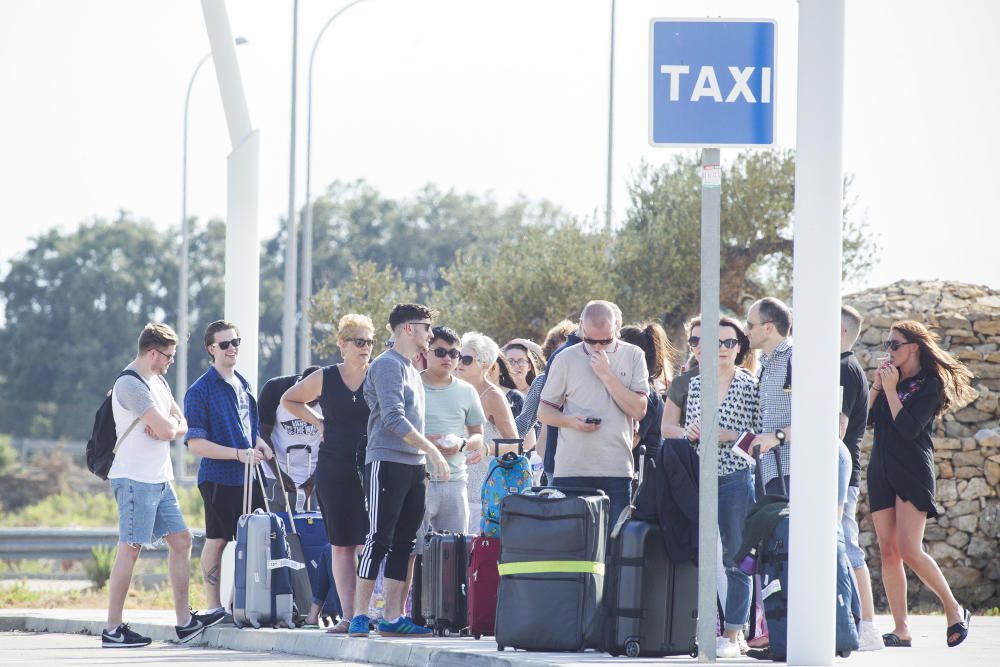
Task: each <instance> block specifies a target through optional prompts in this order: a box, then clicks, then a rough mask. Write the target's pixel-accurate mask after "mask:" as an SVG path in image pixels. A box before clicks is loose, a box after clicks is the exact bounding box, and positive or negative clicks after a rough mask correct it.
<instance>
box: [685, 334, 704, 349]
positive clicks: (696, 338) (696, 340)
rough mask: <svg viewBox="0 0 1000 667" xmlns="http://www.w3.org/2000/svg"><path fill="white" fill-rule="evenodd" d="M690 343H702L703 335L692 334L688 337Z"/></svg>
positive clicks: (692, 344) (693, 345) (697, 344)
mask: <svg viewBox="0 0 1000 667" xmlns="http://www.w3.org/2000/svg"><path fill="white" fill-rule="evenodd" d="M688 345H690V346H691V347H698V346H699V345H701V336H691V337H690V338H688Z"/></svg>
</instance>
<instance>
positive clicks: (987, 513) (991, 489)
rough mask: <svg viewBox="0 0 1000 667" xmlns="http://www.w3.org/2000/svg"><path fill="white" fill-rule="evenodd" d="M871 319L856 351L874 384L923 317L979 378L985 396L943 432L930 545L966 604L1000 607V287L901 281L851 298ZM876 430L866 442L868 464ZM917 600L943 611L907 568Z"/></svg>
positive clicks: (870, 540)
mask: <svg viewBox="0 0 1000 667" xmlns="http://www.w3.org/2000/svg"><path fill="white" fill-rule="evenodd" d="M844 302H845V303H848V304H850V305H852V306H854V307H855V308H857V309H858V310H859V311H860V312H861V314H862V315H863V316H864V317H865V323H864V325H863V327H862V330H861V337H860V339H859V341H858V344H857V346H856V347H855V350H854V351H855V354H856V355H857V357H858V359H859V361H860V362H861V365H862V366H863V367H864V368H865V369H866V371H867V372H868V378H869V381H871V379H872V375H873V373H874V369H875V367H876V365H877V364H876V360H877V358H878V357H879V356H880V355H881V354H882V352H881V347H880V345H881V342H882V341H883V340H884V339H885V337H886V335H887V334H888V330H889V327H890V326H891V324H892V323H893V322H894V321H897V320H902V319H914V320H918V321H920V322H923V323H924V324H926V325H927V326H928V327H929V328H930V329H931V330H932V331H934V332H935V333H937V334H938V335H939V336H940V337H941V345H942V347H943V348H944V349H945V350H947V351H949V352H950V353H951V354H952V355H953V356H954V357H955V358H957V359H959V360H961V361H962V362H964V363H965V364H967V365H968V367H969V369H970V370H971V371H972V372H973V374H974V375H975V379H974V380H973V382H972V386H973V387H974V388H975V390H976V393H977V395H976V398H974V399H973V400H972V402H971V403H969V404H968V405H966V406H964V407H961V408H960V409H958V410H955V411H953V412H951V413H949V414H947V415H945V416H944V417H943V418H942V419H938V421H937V423H936V424H935V431H934V450H935V453H934V459H935V462H936V463H937V501H938V506H939V507H940V508H943V510H944V511H943V513H942V515H941V516H939V517H938V518H937V519H936V520H934V519H932V520H930V521H928V522H927V529H926V532H925V547H926V549H927V551H928V552H929V553H930V554H931V555H932V556H933V557H934V558H935V560H937V562H938V564H939V565H940V566H941V569H942V570H943V572H944V574H945V577H946V578H947V579H948V581H949V582H950V583H951V586H952V588H953V590H954V592H955V595H956V597H957V598H958V600H959V601H960V602H963V603H964V604H966V605H968V606H970V607H975V608H980V609H981V608H991V607H995V606H998V605H1000V595H998V587H1000V556H998V554H1000V499H998V493H1000V407H998V396H1000V291H997V290H991V289H990V288H987V287H980V286H974V285H967V284H963V283H952V282H939V281H933V282H930V281H916V282H914V281H900V282H897V283H894V284H892V285H890V286H888V287H885V288H878V289H870V290H865V291H863V292H859V293H857V294H852V295H849V296H847V297H845V298H844ZM871 439H872V433H871V430H869V431H868V432H867V434H866V436H865V440H864V443H863V445H862V453H861V459H862V470H863V473H862V474H863V475H864V470H865V469H866V468H867V465H868V454H869V453H870V451H871ZM866 488H867V484H866V482H865V481H864V480H863V481H862V484H861V499H860V502H859V519H860V524H861V531H862V532H861V544H862V546H864V547H865V550H866V551H867V553H868V565H869V567H870V568H871V570H872V578H873V588H874V590H875V598H876V601H877V602H881V603H882V604H883V605H884V602H885V594H884V590H883V588H882V585H881V572H880V563H879V553H878V542H877V540H876V539H875V531H874V527H873V526H872V521H871V516H870V514H869V512H868V504H867V494H866V492H865V491H866ZM907 575H908V579H909V589H908V590H909V596H910V604H911V606H914V605H923V606H937V598H936V597H935V596H934V594H933V593H932V592H931V591H930V590H927V589H926V588H925V587H924V586H923V584H921V583H920V581H919V580H918V579H917V578H916V576H915V575H913V573H912V572H910V571H909V570H907Z"/></svg>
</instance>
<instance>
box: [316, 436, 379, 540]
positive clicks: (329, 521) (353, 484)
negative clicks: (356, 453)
mask: <svg viewBox="0 0 1000 667" xmlns="http://www.w3.org/2000/svg"><path fill="white" fill-rule="evenodd" d="M316 495H317V496H318V497H319V508H320V511H322V512H323V521H325V522H326V534H327V537H328V538H329V539H330V544H332V545H333V546H335V547H353V546H358V545H361V544H364V543H365V536H367V535H368V508H367V506H366V503H365V491H364V487H363V486H362V482H361V472H360V471H359V470H358V468H357V466H356V465H355V463H354V461H352V460H350V459H334V458H332V457H324V456H320V458H319V462H318V463H317V465H316Z"/></svg>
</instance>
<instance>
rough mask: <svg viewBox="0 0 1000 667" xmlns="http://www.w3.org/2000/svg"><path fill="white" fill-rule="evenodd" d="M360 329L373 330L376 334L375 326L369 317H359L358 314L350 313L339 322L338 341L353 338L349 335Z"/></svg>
mask: <svg viewBox="0 0 1000 667" xmlns="http://www.w3.org/2000/svg"><path fill="white" fill-rule="evenodd" d="M358 329H371V330H372V332H373V333H374V331H375V325H374V324H372V318H370V317H368V316H367V315H359V314H358V313H348V314H347V315H344V316H343V317H341V318H340V321H339V322H337V340H345V339H347V338H351V336H348V335H347V334H348V333H351V332H355V331H357V330H358Z"/></svg>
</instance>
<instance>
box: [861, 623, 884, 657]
mask: <svg viewBox="0 0 1000 667" xmlns="http://www.w3.org/2000/svg"><path fill="white" fill-rule="evenodd" d="M858 643H859V644H860V645H861V647H860V648H859V649H858V650H859V651H878V650H879V649H883V648H885V643H884V642H883V641H882V633H880V632H879V631H878V627H877V626H876V625H875V623H874V622H872V621H861V630H860V632H858Z"/></svg>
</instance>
